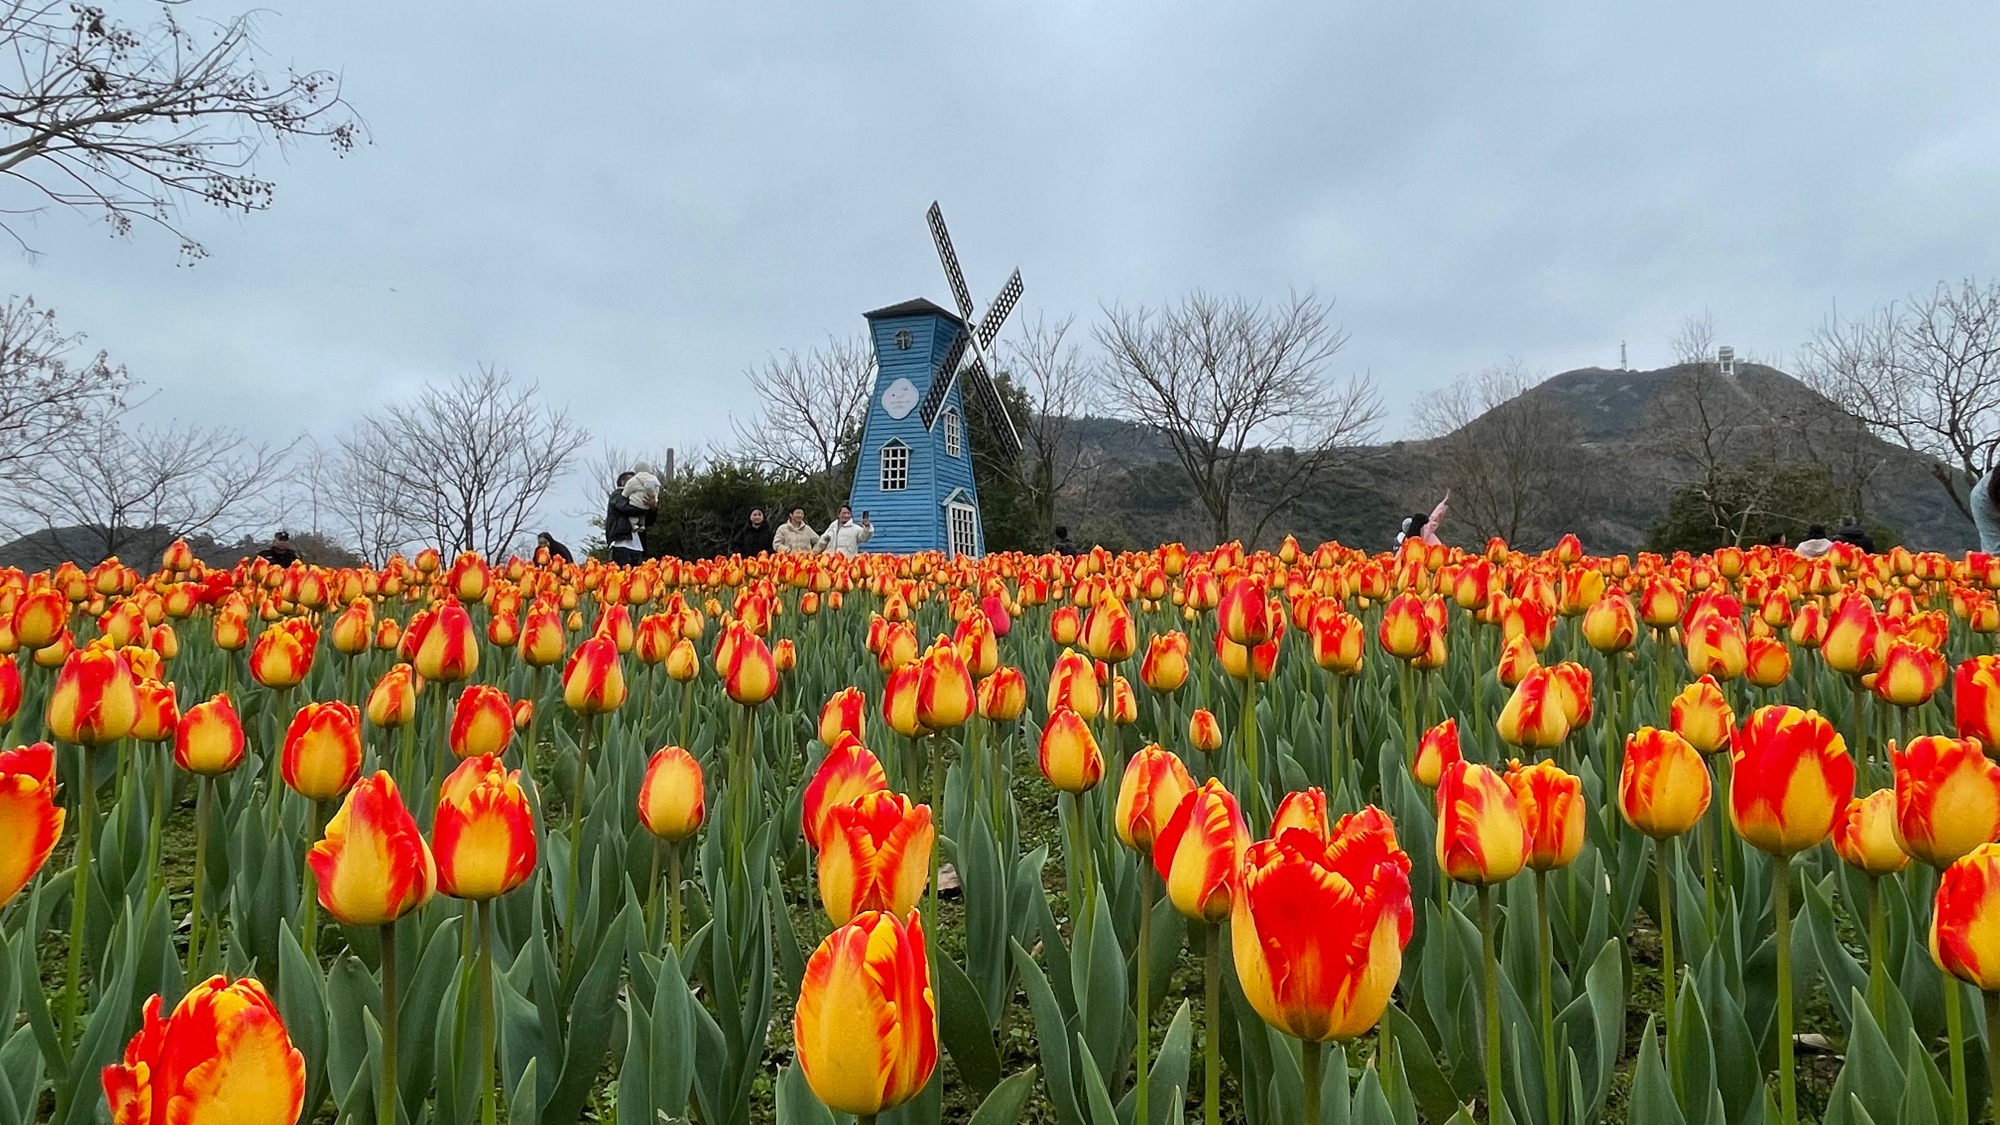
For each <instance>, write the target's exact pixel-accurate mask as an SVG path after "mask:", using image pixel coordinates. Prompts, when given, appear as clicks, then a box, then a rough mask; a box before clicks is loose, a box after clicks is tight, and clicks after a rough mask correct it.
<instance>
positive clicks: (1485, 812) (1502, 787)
mask: <svg viewBox="0 0 2000 1125" xmlns="http://www.w3.org/2000/svg"><path fill="white" fill-rule="evenodd" d="M1437 808H1438V828H1437V861H1438V867H1439V868H1440V869H1442V870H1443V871H1444V872H1445V874H1446V875H1448V876H1450V877H1451V878H1452V879H1455V880H1457V881H1458V882H1461V883H1473V884H1479V885H1490V884H1493V883H1504V882H1506V881H1507V880H1509V879H1511V878H1513V877H1514V876H1515V875H1517V874H1519V873H1520V870H1521V868H1522V867H1523V866H1524V865H1525V864H1526V863H1527V858H1528V850H1529V848H1530V847H1532V846H1533V844H1534V839H1533V837H1532V836H1531V835H1530V833H1529V826H1528V823H1527V821H1526V820H1524V819H1523V818H1522V816H1521V805H1520V802H1519V801H1518V800H1516V799H1515V797H1514V791H1513V790H1512V789H1511V788H1509V787H1508V785H1507V782H1506V780H1505V779H1504V778H1502V777H1501V776H1500V775H1499V774H1497V773H1495V772H1493V771H1492V770H1490V769H1487V768H1486V767H1485V766H1482V765H1476V764H1474V763H1472V762H1466V761H1459V762H1454V763H1453V764H1451V765H1450V766H1447V767H1446V768H1445V771H1444V774H1443V775H1442V776H1441V777H1440V778H1439V779H1438V788H1437Z"/></svg>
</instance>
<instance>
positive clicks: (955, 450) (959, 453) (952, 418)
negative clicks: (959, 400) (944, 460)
mask: <svg viewBox="0 0 2000 1125" xmlns="http://www.w3.org/2000/svg"><path fill="white" fill-rule="evenodd" d="M964 450H965V426H964V424H963V423H962V422H961V421H960V420H959V417H958V411H956V410H947V411H945V412H944V455H945V456H946V457H963V456H964V455H965V453H964Z"/></svg>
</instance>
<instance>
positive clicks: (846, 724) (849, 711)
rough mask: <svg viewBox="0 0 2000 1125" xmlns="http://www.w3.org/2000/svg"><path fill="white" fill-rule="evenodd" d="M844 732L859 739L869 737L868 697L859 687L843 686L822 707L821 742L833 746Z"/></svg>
mask: <svg viewBox="0 0 2000 1125" xmlns="http://www.w3.org/2000/svg"><path fill="white" fill-rule="evenodd" d="M843 734H851V735H853V736H854V737H855V738H857V739H863V738H867V737H868V697H867V696H865V695H863V694H861V689H860V688H858V687H844V688H841V689H840V690H839V691H837V692H834V693H833V696H832V698H830V699H828V700H827V701H826V706H824V707H822V708H820V712H819V741H820V744H821V745H822V746H832V745H833V744H834V743H836V742H838V741H840V736H841V735H843Z"/></svg>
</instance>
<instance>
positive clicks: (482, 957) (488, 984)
mask: <svg viewBox="0 0 2000 1125" xmlns="http://www.w3.org/2000/svg"><path fill="white" fill-rule="evenodd" d="M478 910H479V964H478V980H479V1059H480V1063H479V1068H480V1074H481V1080H480V1084H479V1103H480V1113H479V1118H480V1121H481V1122H482V1125H494V1123H495V1121H496V1120H497V1109H496V1106H497V1104H498V1098H497V1097H496V1096H495V1094H494V1085H495V1075H494V1070H495V1068H496V1066H497V1060H496V1057H495V1055H494V1050H493V1046H494V1044H493V1040H494V1022H495V1021H494V1007H495V1005H494V1002H493V904H492V903H491V902H481V903H479V905H478Z"/></svg>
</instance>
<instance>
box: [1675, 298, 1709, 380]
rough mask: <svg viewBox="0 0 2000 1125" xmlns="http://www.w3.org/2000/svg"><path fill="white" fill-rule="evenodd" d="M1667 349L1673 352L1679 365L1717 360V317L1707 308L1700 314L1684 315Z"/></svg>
mask: <svg viewBox="0 0 2000 1125" xmlns="http://www.w3.org/2000/svg"><path fill="white" fill-rule="evenodd" d="M1667 350H1669V351H1671V352H1673V354H1674V362H1675V363H1676V364H1679V365H1683V366H1684V365H1686V364H1690V363H1713V362H1715V318H1714V317H1712V316H1710V315H1709V313H1708V310H1707V309H1703V310H1701V315H1699V316H1696V315H1693V314H1690V315H1688V316H1684V317H1682V318H1681V322H1680V324H1679V325H1678V326H1676V327H1675V329H1674V334H1673V335H1672V336H1670V337H1668V339H1667Z"/></svg>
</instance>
